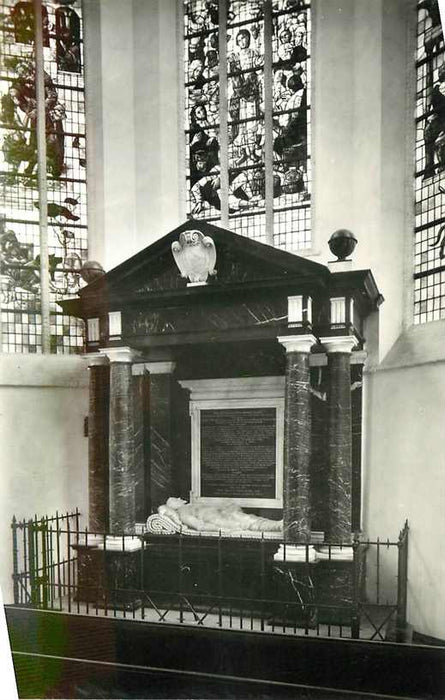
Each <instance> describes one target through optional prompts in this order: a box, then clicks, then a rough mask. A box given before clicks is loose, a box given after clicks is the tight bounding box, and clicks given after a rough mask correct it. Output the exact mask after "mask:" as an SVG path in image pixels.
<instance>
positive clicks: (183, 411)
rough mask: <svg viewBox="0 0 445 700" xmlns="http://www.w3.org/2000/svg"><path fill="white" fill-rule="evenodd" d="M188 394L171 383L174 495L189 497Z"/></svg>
mask: <svg viewBox="0 0 445 700" xmlns="http://www.w3.org/2000/svg"><path fill="white" fill-rule="evenodd" d="M189 399H190V392H189V391H188V390H186V389H182V387H181V386H180V385H179V384H178V382H176V381H174V382H173V404H172V414H171V420H172V423H171V426H172V455H173V479H172V481H173V485H174V493H175V494H177V495H178V496H180V497H181V498H185V499H186V500H187V501H188V500H189V497H190V489H191V487H192V484H191V426H190V420H191V419H190V412H189Z"/></svg>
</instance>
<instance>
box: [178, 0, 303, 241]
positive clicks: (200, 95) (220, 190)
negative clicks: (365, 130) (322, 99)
mask: <svg viewBox="0 0 445 700" xmlns="http://www.w3.org/2000/svg"><path fill="white" fill-rule="evenodd" d="M184 36H185V53H184V65H185V70H184V72H185V122H186V176H187V211H188V215H189V216H190V217H193V218H197V219H205V220H207V221H212V222H215V223H216V222H219V223H221V225H223V226H225V227H229V228H231V229H232V230H233V231H236V232H237V233H241V234H243V235H245V236H248V237H250V238H254V239H256V240H258V241H261V242H264V243H269V244H271V245H275V246H277V247H280V248H285V249H287V250H290V251H298V250H303V249H305V248H306V249H307V248H309V247H310V246H311V225H310V224H311V220H310V219H311V211H310V197H311V161H310V143H311V142H310V119H309V115H310V85H311V81H310V37H311V13H310V4H309V2H302V1H301V0H258V1H249V2H247V1H244V0H243V1H241V0H220V1H219V2H218V0H185V2H184Z"/></svg>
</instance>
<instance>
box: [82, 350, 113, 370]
mask: <svg viewBox="0 0 445 700" xmlns="http://www.w3.org/2000/svg"><path fill="white" fill-rule="evenodd" d="M82 359H83V360H85V362H86V363H87V364H88V369H89V368H90V367H100V366H105V365H108V357H107V356H106V355H104V354H103V353H101V352H87V353H86V354H85V355H82Z"/></svg>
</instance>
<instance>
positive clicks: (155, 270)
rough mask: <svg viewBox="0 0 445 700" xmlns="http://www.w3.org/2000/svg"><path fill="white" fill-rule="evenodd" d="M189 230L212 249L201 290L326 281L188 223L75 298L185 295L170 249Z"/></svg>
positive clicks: (252, 244) (250, 243) (228, 234)
mask: <svg viewBox="0 0 445 700" xmlns="http://www.w3.org/2000/svg"><path fill="white" fill-rule="evenodd" d="M193 230H195V231H199V232H200V233H202V235H203V236H208V237H210V238H211V239H212V241H213V243H214V246H215V249H216V264H215V269H216V274H215V275H214V276H212V277H209V279H208V284H207V285H206V288H208V287H209V286H213V287H216V288H220V289H221V288H224V289H227V288H229V287H230V286H236V287H239V285H241V286H243V285H245V284H246V285H248V284H251V283H257V284H261V282H264V283H267V284H272V285H273V282H274V281H277V282H279V281H280V280H282V281H283V280H286V279H289V280H290V279H292V280H295V279H300V280H301V282H302V283H313V284H314V285H315V286H318V285H321V286H324V285H325V282H326V279H327V276H329V271H328V270H327V268H326V267H325V266H324V265H320V264H319V263H315V262H313V261H311V260H307V259H305V258H302V257H300V256H297V255H294V254H292V253H288V252H285V251H282V250H279V249H277V248H273V247H272V246H269V245H265V244H262V243H258V242H256V241H254V240H251V239H248V238H246V237H244V236H241V235H239V234H236V233H233V232H232V231H228V230H226V229H223V228H220V227H218V226H213V225H212V224H208V223H206V222H203V221H196V220H189V221H187V222H186V223H184V224H182V225H181V226H179V227H178V228H176V229H174V230H173V231H171V232H170V233H168V234H167V235H166V236H163V237H162V238H160V239H159V240H157V241H155V242H154V243H152V244H151V245H149V246H148V247H147V248H145V249H144V250H142V251H141V252H139V253H137V254H136V255H134V256H133V257H131V258H129V259H128V260H126V261H125V262H123V263H121V264H120V265H118V266H117V267H115V268H114V269H112V270H110V271H109V272H108V273H106V274H105V275H104V276H103V277H102V278H100V279H99V280H97V281H95V282H94V283H92V284H90V285H88V286H87V287H84V288H83V289H82V290H81V292H80V296H81V297H82V298H83V299H84V300H86V299H88V298H90V297H96V298H97V296H99V295H100V294H101V290H105V289H106V293H107V296H108V297H109V298H110V296H113V297H116V296H120V295H122V296H124V297H128V296H137V295H141V296H147V295H148V296H150V295H151V294H156V295H158V294H159V293H163V292H165V293H168V292H175V291H176V292H178V291H180V290H181V289H186V288H187V283H188V280H187V279H185V278H183V277H181V273H180V271H179V269H178V267H177V265H176V262H175V259H174V256H173V253H172V244H173V243H174V242H175V241H178V239H179V237H180V234H181V233H183V232H189V231H193Z"/></svg>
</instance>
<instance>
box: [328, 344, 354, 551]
mask: <svg viewBox="0 0 445 700" xmlns="http://www.w3.org/2000/svg"><path fill="white" fill-rule="evenodd" d="M328 367H329V389H328V410H329V429H328V430H329V432H328V450H329V458H328V464H329V473H328V505H329V512H328V523H327V528H326V537H327V539H328V541H331V542H343V541H344V542H347V541H349V540H350V536H351V527H352V521H351V516H352V512H351V486H352V426H351V356H350V353H340V352H338V353H337V352H336V353H331V354H330V355H328Z"/></svg>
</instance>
